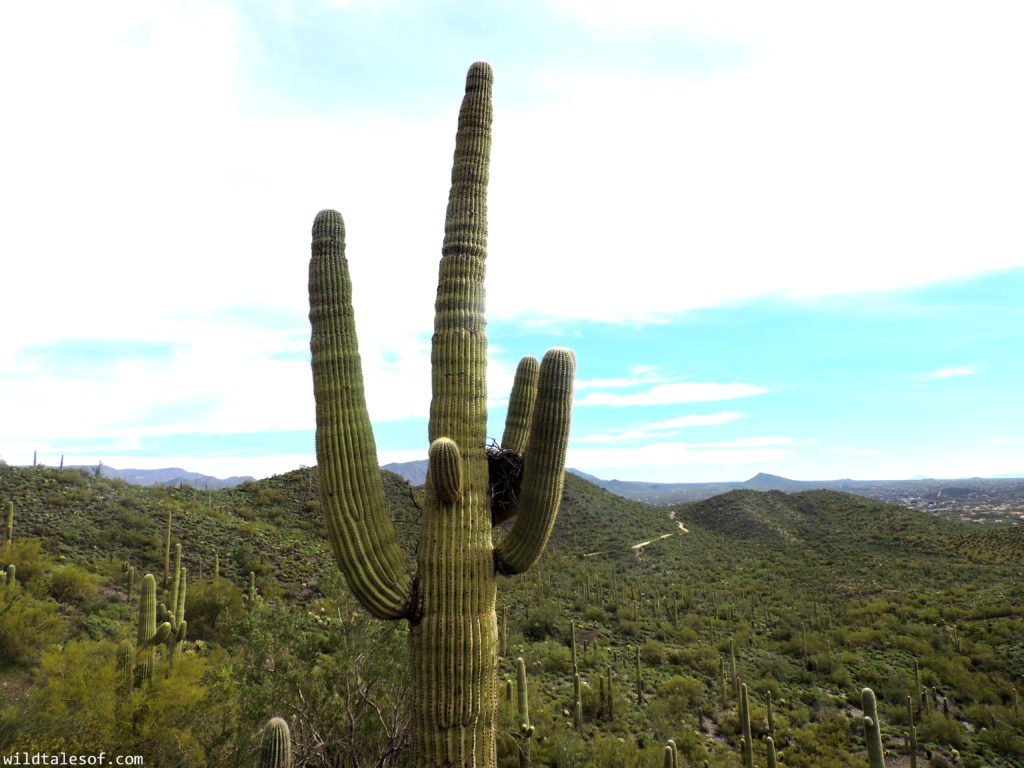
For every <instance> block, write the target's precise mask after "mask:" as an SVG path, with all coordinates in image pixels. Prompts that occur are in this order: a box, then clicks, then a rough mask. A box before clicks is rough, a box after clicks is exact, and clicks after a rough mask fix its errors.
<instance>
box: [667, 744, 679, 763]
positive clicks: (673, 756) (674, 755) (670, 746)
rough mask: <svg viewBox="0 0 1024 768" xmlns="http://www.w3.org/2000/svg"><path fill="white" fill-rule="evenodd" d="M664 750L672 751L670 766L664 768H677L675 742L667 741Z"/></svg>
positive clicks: (677, 751)
mask: <svg viewBox="0 0 1024 768" xmlns="http://www.w3.org/2000/svg"><path fill="white" fill-rule="evenodd" d="M665 748H666V749H670V750H672V764H671V766H669V765H666V766H665V768H679V747H677V746H676V740H675V739H669V740H668V741H667V742H665Z"/></svg>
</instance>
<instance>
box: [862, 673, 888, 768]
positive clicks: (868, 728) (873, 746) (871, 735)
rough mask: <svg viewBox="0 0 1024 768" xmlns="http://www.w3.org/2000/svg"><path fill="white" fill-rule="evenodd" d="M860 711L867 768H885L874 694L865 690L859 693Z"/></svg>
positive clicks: (880, 727) (880, 729) (869, 690)
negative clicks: (866, 752) (862, 719)
mask: <svg viewBox="0 0 1024 768" xmlns="http://www.w3.org/2000/svg"><path fill="white" fill-rule="evenodd" d="M860 701H861V709H863V710H864V741H865V744H866V746H867V750H868V766H869V768H885V751H884V750H883V748H882V726H881V723H879V722H878V703H877V702H876V700H875V692H874V691H872V690H871V689H870V688H865V689H863V690H862V691H861V692H860Z"/></svg>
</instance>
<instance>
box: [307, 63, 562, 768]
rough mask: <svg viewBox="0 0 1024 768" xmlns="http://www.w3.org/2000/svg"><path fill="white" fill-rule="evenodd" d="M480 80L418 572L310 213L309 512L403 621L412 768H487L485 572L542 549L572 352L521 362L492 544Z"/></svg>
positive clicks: (461, 198) (342, 305)
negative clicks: (403, 538) (501, 530)
mask: <svg viewBox="0 0 1024 768" xmlns="http://www.w3.org/2000/svg"><path fill="white" fill-rule="evenodd" d="M491 82H492V73H491V69H490V66H489V65H487V64H485V63H482V62H478V63H476V64H474V65H473V66H472V67H471V68H470V70H469V74H468V76H467V79H466V92H465V98H464V100H463V103H462V109H461V111H460V115H459V129H458V134H457V136H456V147H455V159H454V164H453V170H452V185H451V193H450V196H449V203H448V212H447V217H446V222H445V237H444V245H443V248H442V259H441V266H440V276H439V283H438V289H437V299H436V303H435V321H434V336H433V342H432V353H431V360H432V363H433V376H432V387H433V398H432V401H431V406H430V424H429V439H430V443H431V445H430V450H429V462H430V463H429V468H428V481H427V484H426V501H425V505H424V513H423V522H422V527H421V538H420V544H419V547H418V551H417V555H416V559H415V563H413V562H411V561H408V560H407V558H406V557H405V556H404V555H403V553H402V552H401V550H400V549H399V548H398V545H397V543H396V541H395V534H394V527H393V525H392V523H391V520H390V519H389V517H388V516H387V514H386V505H385V502H384V493H383V488H382V485H381V480H380V471H379V469H378V466H377V454H376V449H375V442H374V438H373V432H372V429H371V426H370V420H369V416H368V414H367V411H366V405H365V396H364V391H363V381H362V373H361V363H360V359H359V352H358V345H357V341H356V334H355V324H354V321H353V313H352V306H351V295H352V289H351V282H350V280H349V276H348V265H347V262H346V260H345V255H344V223H343V221H342V218H341V216H340V215H339V214H338V213H336V212H334V211H322V212H321V213H319V214H318V215H317V217H316V221H315V223H314V225H313V248H312V250H313V257H312V260H311V263H310V281H309V285H310V321H311V324H312V328H313V335H312V341H311V348H312V357H313V383H314V387H313V388H314V393H315V396H316V408H317V461H318V465H319V473H320V481H321V485H320V493H321V502H322V507H323V509H324V514H325V517H326V520H327V530H328V536H329V538H330V541H331V545H332V548H333V550H334V554H335V559H336V560H337V562H338V565H339V567H340V569H341V571H342V573H343V574H344V575H345V579H346V581H347V582H348V585H349V588H350V589H351V590H352V592H353V593H354V594H355V596H356V597H357V598H358V599H359V601H360V602H361V603H362V605H363V606H364V607H365V608H366V609H367V610H368V611H369V612H370V613H372V614H373V615H375V616H377V617H378V618H382V619H407V620H408V621H409V627H410V648H411V657H412V663H411V669H412V677H413V702H414V718H413V721H414V729H413V730H414V733H413V753H414V762H415V764H416V765H418V766H427V765H431V766H432V765H450V766H487V767H488V768H490V767H493V766H494V765H495V764H496V762H497V754H496V745H495V731H496V721H495V717H496V707H497V659H498V656H497V651H498V648H497V644H498V628H497V616H496V614H495V595H496V589H497V574H499V573H501V574H506V575H508V574H517V573H522V572H524V571H526V570H528V569H529V568H530V567H531V566H532V565H533V564H534V562H536V560H537V559H538V558H539V557H540V555H541V553H542V552H543V550H544V548H545V545H546V544H547V540H548V537H549V536H550V533H551V529H552V527H553V525H554V519H555V515H556V513H557V510H558V504H559V501H560V497H561V490H562V483H563V470H564V465H565V449H566V442H567V440H568V429H569V416H570V405H571V401H572V379H573V370H574V367H575V362H574V358H573V356H572V353H571V352H569V351H568V350H564V349H558V350H551V351H549V352H548V353H547V354H546V355H545V357H544V361H543V362H542V363H541V364H540V366H539V369H538V365H537V362H536V360H535V359H534V358H529V357H528V358H524V360H523V361H522V362H521V363H520V367H519V370H518V372H517V375H516V384H514V385H513V392H512V397H511V399H510V407H509V415H508V420H507V422H506V430H505V436H504V437H503V446H504V447H512V448H513V449H514V450H516V451H517V452H519V453H522V454H523V455H524V456H525V457H526V463H525V473H524V476H523V478H522V490H521V492H520V494H519V505H518V514H517V516H516V519H515V523H514V525H513V526H512V528H511V530H510V531H509V532H508V533H507V534H506V535H505V537H504V538H503V539H502V540H501V541H500V543H498V544H497V545H495V544H494V543H493V541H492V537H491V530H492V525H493V523H494V518H493V517H492V510H491V500H490V498H489V497H490V482H489V474H488V460H487V455H486V452H485V449H484V447H483V446H484V444H485V442H486V427H487V395H486V358H487V337H486V333H485V328H484V326H485V321H484V285H483V280H484V261H485V256H486V234H487V225H486V185H487V176H488V162H489V155H490V123H491V96H490V93H491ZM534 391H535V392H536V395H534V394H533V393H534ZM527 427H528V428H527ZM414 570H415V575H414V574H413V571H414ZM456 659H457V660H458V663H455V662H454V661H453V660H456Z"/></svg>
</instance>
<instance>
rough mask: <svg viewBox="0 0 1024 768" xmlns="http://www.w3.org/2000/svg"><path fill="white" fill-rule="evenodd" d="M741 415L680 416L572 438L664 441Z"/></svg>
mask: <svg viewBox="0 0 1024 768" xmlns="http://www.w3.org/2000/svg"><path fill="white" fill-rule="evenodd" d="M741 416H742V414H740V413H737V412H736V411H721V412H719V413H709V414H696V413H691V414H690V415H689V416H680V417H678V418H675V419H669V420H668V421H659V422H656V423H654V424H646V425H643V426H641V427H637V428H634V429H624V430H615V431H611V432H599V433H595V434H591V435H585V436H583V437H575V438H573V441H574V442H577V443H608V442H617V441H624V440H649V439H654V438H661V439H664V438H666V437H672V436H673V435H677V434H679V432H680V431H682V430H681V428H683V427H702V426H713V425H719V424H726V423H728V422H730V421H733V420H734V419H738V418H740V417H741Z"/></svg>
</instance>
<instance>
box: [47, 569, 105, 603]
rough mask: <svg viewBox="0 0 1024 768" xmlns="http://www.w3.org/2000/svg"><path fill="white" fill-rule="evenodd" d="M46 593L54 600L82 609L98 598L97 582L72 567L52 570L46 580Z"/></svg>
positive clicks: (91, 576) (87, 574) (90, 576)
mask: <svg viewBox="0 0 1024 768" xmlns="http://www.w3.org/2000/svg"><path fill="white" fill-rule="evenodd" d="M46 592H47V594H49V596H50V597H52V598H53V599H54V600H57V601H58V602H61V603H68V604H70V605H75V606H78V607H79V608H82V607H84V606H86V605H88V604H89V603H91V602H93V601H95V600H96V598H97V597H99V593H100V588H99V584H98V580H97V578H96V577H95V576H93V575H92V574H91V573H86V572H85V571H83V570H81V569H80V568H77V567H76V566H74V565H65V566H62V567H60V568H56V569H55V570H53V571H52V572H51V573H50V575H49V576H48V577H47V579H46Z"/></svg>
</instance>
